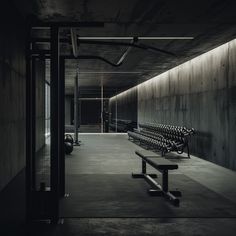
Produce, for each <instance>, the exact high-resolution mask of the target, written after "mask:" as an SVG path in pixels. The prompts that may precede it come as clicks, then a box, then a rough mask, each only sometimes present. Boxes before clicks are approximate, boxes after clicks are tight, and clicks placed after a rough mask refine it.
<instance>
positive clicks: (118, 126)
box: [109, 119, 137, 132]
mask: <svg viewBox="0 0 236 236" xmlns="http://www.w3.org/2000/svg"><path fill="white" fill-rule="evenodd" d="M109 127H110V129H111V130H113V131H116V130H117V132H127V131H128V130H129V131H132V130H133V129H134V128H136V127H137V122H134V121H132V120H122V119H117V120H116V119H113V120H112V121H111V123H110V125H109Z"/></svg>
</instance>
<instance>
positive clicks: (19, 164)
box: [0, 1, 25, 190]
mask: <svg viewBox="0 0 236 236" xmlns="http://www.w3.org/2000/svg"><path fill="white" fill-rule="evenodd" d="M0 29H1V33H0V190H1V189H3V187H4V186H5V185H6V184H7V183H9V181H10V180H11V179H12V178H13V177H14V176H15V175H16V174H17V173H18V172H19V171H20V170H22V168H23V167H24V166H25V54H24V53H25V38H24V37H25V33H24V32H25V26H24V22H23V21H22V20H21V18H20V17H19V16H18V15H17V12H15V11H14V8H13V7H12V6H10V5H9V4H8V3H7V1H1V3H0Z"/></svg>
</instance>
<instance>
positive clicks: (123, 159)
mask: <svg viewBox="0 0 236 236" xmlns="http://www.w3.org/2000/svg"><path fill="white" fill-rule="evenodd" d="M79 137H80V140H81V141H82V142H81V146H78V147H75V148H74V151H73V153H72V154H71V155H68V156H67V157H66V182H67V186H66V190H67V192H68V193H69V197H68V198H64V199H63V200H62V202H61V216H62V218H64V224H62V225H58V226H54V227H51V226H47V225H43V226H39V225H33V228H32V231H29V235H48V236H49V235H59V236H60V235H69V236H70V235H198V236H200V235H223V234H225V235H235V232H236V218H235V216H236V208H235V206H236V205H235V204H236V185H235V183H236V172H234V171H231V170H228V169H225V168H223V167H220V166H217V165H215V164H213V163H210V162H207V161H205V160H203V159H200V158H198V157H194V156H192V157H191V159H186V157H185V155H183V156H180V155H177V154H169V155H167V158H169V159H170V160H171V161H173V162H176V163H178V165H179V169H178V170H177V171H173V172H172V174H171V176H170V181H171V182H172V183H177V184H178V185H179V186H176V187H178V188H179V189H181V191H182V190H183V197H182V199H181V204H180V207H179V208H178V209H174V208H173V207H171V206H170V205H169V204H168V203H167V202H166V201H164V200H163V199H160V198H158V199H152V198H150V197H149V196H148V195H147V194H146V192H145V191H146V187H147V186H145V183H144V181H143V180H140V181H139V180H134V179H132V178H131V176H130V175H131V173H132V172H139V171H140V160H139V158H137V156H136V155H135V154H134V151H135V150H136V149H140V147H139V146H137V145H136V144H134V143H132V142H130V141H128V140H127V135H126V134H80V135H79ZM148 171H149V172H155V170H154V169H152V168H148ZM132 181H133V182H132ZM138 181H139V182H138ZM181 183H182V184H181ZM120 190H121V191H120ZM122 191H123V192H122ZM127 194H128V197H127ZM136 194H138V196H136ZM191 196H192V197H191ZM91 202H92V203H91ZM114 202H116V204H115V205H114V204H113V203H114ZM147 202H148V203H147ZM194 203H195V204H194ZM137 204H139V205H137ZM114 206H115V207H114ZM137 206H142V207H137ZM125 207H126V209H124V208H125ZM132 207H133V208H132ZM135 207H136V208H138V209H134V208H135ZM158 207H159V208H158ZM81 209H82V210H81ZM158 209H159V211H158ZM189 209H190V210H189ZM159 212H161V213H162V214H159ZM166 212H167V213H168V214H166ZM135 214H136V215H135ZM36 231H37V233H36ZM32 232H33V233H32Z"/></svg>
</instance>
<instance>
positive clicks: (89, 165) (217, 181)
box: [66, 133, 236, 203]
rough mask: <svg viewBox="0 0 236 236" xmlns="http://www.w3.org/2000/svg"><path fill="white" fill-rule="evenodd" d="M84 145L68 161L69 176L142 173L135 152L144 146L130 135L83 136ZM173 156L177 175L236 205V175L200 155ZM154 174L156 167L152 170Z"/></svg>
mask: <svg viewBox="0 0 236 236" xmlns="http://www.w3.org/2000/svg"><path fill="white" fill-rule="evenodd" d="M79 139H80V140H81V141H82V145H81V146H79V147H75V149H74V152H73V153H72V154H71V155H70V156H68V158H67V159H66V174H131V173H132V172H139V171H140V160H139V158H138V157H137V156H136V155H135V153H134V152H135V150H137V149H142V148H141V147H140V146H137V145H136V144H134V143H132V142H130V141H128V140H127V134H122V133H118V134H115V133H112V134H80V135H79ZM186 156H187V155H186V154H182V155H179V154H175V153H170V154H167V155H166V158H168V159H171V161H174V162H176V163H178V165H179V169H178V170H177V171H172V172H171V173H174V174H181V173H182V174H184V175H186V176H188V177H189V178H191V179H193V180H194V181H197V182H199V183H200V184H201V185H204V186H205V187H207V188H209V189H211V190H212V191H214V192H216V193H218V194H220V195H222V196H224V197H226V198H227V199H229V200H231V201H233V202H235V203H236V184H235V183H236V172H235V171H232V170H229V169H226V168H224V167H221V166H219V165H216V164H214V163H211V162H209V161H205V160H203V159H201V158H198V157H196V156H192V155H191V158H190V159H187V158H185V157H186ZM149 170H150V171H154V169H153V168H151V167H150V168H149Z"/></svg>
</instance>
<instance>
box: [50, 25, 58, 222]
mask: <svg viewBox="0 0 236 236" xmlns="http://www.w3.org/2000/svg"><path fill="white" fill-rule="evenodd" d="M50 100H51V101H50V103H51V104H50V107H51V193H52V199H53V200H52V201H51V207H52V208H51V209H52V216H51V220H52V223H57V222H58V220H59V152H60V147H59V143H60V138H59V134H60V132H59V128H60V127H59V116H60V113H59V106H60V100H59V28H58V27H57V26H53V27H51V99H50Z"/></svg>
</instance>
